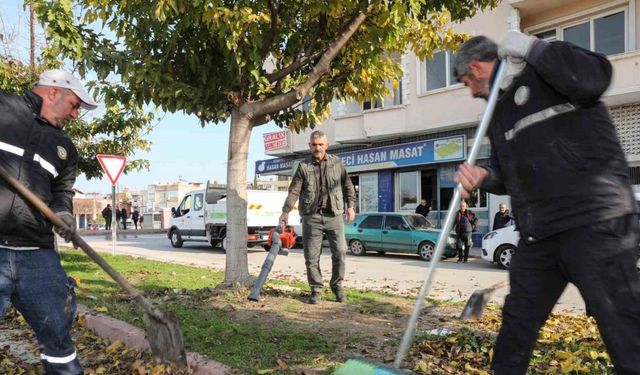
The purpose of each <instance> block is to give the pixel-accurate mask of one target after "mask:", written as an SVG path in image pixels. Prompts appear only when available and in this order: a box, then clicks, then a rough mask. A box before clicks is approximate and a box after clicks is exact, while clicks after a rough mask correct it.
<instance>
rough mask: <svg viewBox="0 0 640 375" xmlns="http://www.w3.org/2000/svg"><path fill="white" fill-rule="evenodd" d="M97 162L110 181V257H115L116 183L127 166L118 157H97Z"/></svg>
mask: <svg viewBox="0 0 640 375" xmlns="http://www.w3.org/2000/svg"><path fill="white" fill-rule="evenodd" d="M97 158H98V162H100V165H101V166H102V169H103V170H104V172H105V173H106V175H107V177H108V178H109V181H111V206H112V207H113V208H112V209H111V244H112V246H113V249H112V251H111V253H112V255H114V256H115V255H116V238H117V233H116V232H117V230H116V229H117V228H118V220H116V217H117V216H118V214H117V212H118V209H117V208H116V183H117V182H118V178H120V175H121V174H122V171H124V167H125V165H126V164H127V158H126V157H124V156H118V155H103V154H99V155H97Z"/></svg>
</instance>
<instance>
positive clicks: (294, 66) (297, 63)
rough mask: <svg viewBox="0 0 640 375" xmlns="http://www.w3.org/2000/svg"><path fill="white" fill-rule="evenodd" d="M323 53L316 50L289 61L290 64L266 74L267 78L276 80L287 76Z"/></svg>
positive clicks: (270, 80)
mask: <svg viewBox="0 0 640 375" xmlns="http://www.w3.org/2000/svg"><path fill="white" fill-rule="evenodd" d="M323 53H324V51H320V52H316V53H314V54H313V55H311V56H309V57H302V58H301V59H298V60H296V61H294V62H293V63H291V65H289V66H287V67H286V68H284V69H282V70H279V71H277V72H273V73H271V74H267V79H268V80H269V82H272V83H273V82H276V81H279V80H281V79H282V78H284V77H286V76H288V75H289V74H291V73H293V72H295V71H296V70H298V69H300V67H302V66H304V65H306V64H307V63H308V62H309V61H313V60H315V59H317V58H318V57H320V56H322V54H323Z"/></svg>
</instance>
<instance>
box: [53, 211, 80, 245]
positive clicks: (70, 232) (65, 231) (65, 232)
mask: <svg viewBox="0 0 640 375" xmlns="http://www.w3.org/2000/svg"><path fill="white" fill-rule="evenodd" d="M56 215H57V216H58V217H59V218H60V220H62V222H63V223H64V224H65V227H64V228H63V227H59V226H56V227H55V228H54V230H55V231H56V233H58V234H59V235H60V237H62V238H64V240H65V241H67V242H69V241H71V240H72V239H73V236H74V235H75V234H76V220H75V219H74V217H73V215H71V213H69V212H66V211H62V212H56Z"/></svg>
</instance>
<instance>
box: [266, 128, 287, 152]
mask: <svg viewBox="0 0 640 375" xmlns="http://www.w3.org/2000/svg"><path fill="white" fill-rule="evenodd" d="M262 139H263V140H264V150H265V151H272V150H279V149H281V148H285V147H287V145H288V142H287V131H286V130H281V131H278V132H273V133H265V134H263V135H262Z"/></svg>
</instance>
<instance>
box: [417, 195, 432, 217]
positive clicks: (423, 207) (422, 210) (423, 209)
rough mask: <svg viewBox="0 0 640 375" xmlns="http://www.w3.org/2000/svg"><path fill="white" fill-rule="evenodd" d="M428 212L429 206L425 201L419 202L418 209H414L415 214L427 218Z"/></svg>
mask: <svg viewBox="0 0 640 375" xmlns="http://www.w3.org/2000/svg"><path fill="white" fill-rule="evenodd" d="M429 211H431V204H429V203H428V202H427V200H426V199H423V200H421V201H420V204H419V205H418V207H416V213H417V214H420V215H422V216H424V217H427V215H429Z"/></svg>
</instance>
